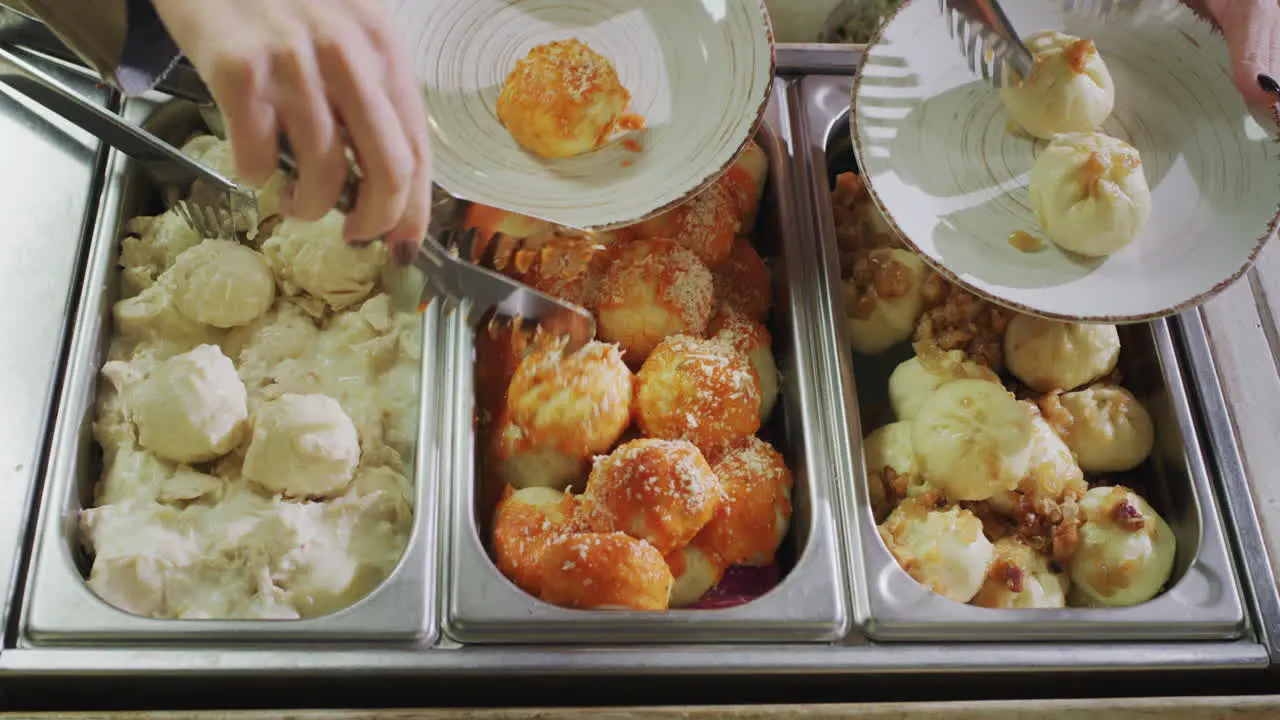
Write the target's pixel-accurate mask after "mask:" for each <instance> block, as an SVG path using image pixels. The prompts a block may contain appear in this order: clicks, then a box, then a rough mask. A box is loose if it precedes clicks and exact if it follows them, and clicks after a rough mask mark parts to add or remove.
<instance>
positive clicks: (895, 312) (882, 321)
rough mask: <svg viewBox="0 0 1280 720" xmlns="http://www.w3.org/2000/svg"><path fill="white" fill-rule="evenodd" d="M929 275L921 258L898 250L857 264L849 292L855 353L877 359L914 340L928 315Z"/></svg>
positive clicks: (874, 254) (872, 254) (884, 251)
mask: <svg viewBox="0 0 1280 720" xmlns="http://www.w3.org/2000/svg"><path fill="white" fill-rule="evenodd" d="M925 274H926V273H925V267H924V262H923V261H921V260H920V258H919V257H917V256H916V255H915V254H914V253H911V252H908V251H906V250H899V249H897V248H877V249H875V250H872V251H871V252H870V253H869V254H868V255H867V257H865V258H861V259H859V260H858V261H857V263H856V264H855V266H854V269H853V278H852V279H851V280H850V281H849V285H848V286H847V287H846V288H845V294H846V298H845V302H846V307H845V312H846V314H847V315H848V323H849V325H848V327H849V344H850V345H852V346H853V351H854V352H856V353H859V354H862V355H875V354H877V353H881V352H884V351H885V350H888V349H889V348H890V347H893V346H894V345H897V344H898V343H900V342H903V341H905V340H907V339H908V338H910V337H911V333H913V332H915V328H916V321H918V320H919V319H920V314H921V313H923V312H924V295H923V292H922V286H923V283H924V279H925ZM850 295H852V297H850Z"/></svg>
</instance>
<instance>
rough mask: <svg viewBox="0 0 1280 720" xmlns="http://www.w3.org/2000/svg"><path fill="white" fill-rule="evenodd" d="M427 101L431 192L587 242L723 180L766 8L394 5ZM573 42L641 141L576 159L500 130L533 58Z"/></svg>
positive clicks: (756, 64)
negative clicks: (526, 62) (506, 86)
mask: <svg viewBox="0 0 1280 720" xmlns="http://www.w3.org/2000/svg"><path fill="white" fill-rule="evenodd" d="M389 8H390V11H391V13H392V16H393V19H394V21H395V23H396V25H397V26H398V27H400V28H401V30H402V35H403V37H404V38H405V40H406V42H407V43H408V46H409V51H410V53H412V57H413V60H414V63H415V65H416V67H415V69H416V72H417V75H418V78H419V80H420V81H421V82H422V83H423V86H424V91H425V95H426V103H427V111H428V122H429V125H430V132H431V140H432V143H433V145H432V153H433V158H432V160H433V164H434V174H435V181H436V183H438V184H439V185H440V186H441V187H443V188H444V189H445V190H447V191H448V192H449V193H451V194H453V195H455V196H457V197H460V198H462V199H465V200H469V201H472V202H479V203H483V204H485V205H492V206H495V207H500V208H503V209H505V210H509V211H512V212H516V213H520V214H523V215H529V216H532V217H537V218H541V219H543V220H547V221H550V222H552V223H556V224H558V225H564V226H567V227H571V228H577V229H581V230H589V231H590V230H606V229H610V228H614V227H620V226H624V225H629V224H633V223H636V222H639V221H641V220H644V219H647V218H649V217H652V216H654V215H657V214H659V213H660V212H663V211H664V210H667V209H670V208H672V207H675V206H677V205H679V204H680V203H682V202H684V201H686V200H688V199H689V198H691V197H693V196H694V195H696V194H697V192H698V191H699V190H701V189H702V188H705V187H706V186H707V185H709V184H711V183H712V182H713V181H715V179H716V178H718V177H719V176H720V175H721V174H722V173H723V172H724V171H725V170H726V169H727V168H728V167H729V166H730V165H731V164H732V162H733V160H734V159H735V158H736V157H737V156H738V155H739V154H740V153H741V152H742V150H743V149H745V147H746V145H747V142H748V140H749V139H750V138H751V137H753V136H754V134H755V132H756V130H757V129H758V128H759V125H760V122H761V119H762V118H763V114H764V109H765V106H766V104H767V102H768V100H769V93H770V89H771V87H772V80H773V69H774V52H773V51H774V47H773V35H772V30H771V28H770V24H769V18H768V13H767V11H766V10H765V8H764V4H763V1H762V0H390V1H389ZM571 38H572V39H577V40H579V41H581V42H583V43H586V44H587V46H588V47H590V48H591V49H593V50H595V51H596V52H598V53H600V54H601V55H603V56H605V57H606V58H608V59H609V60H610V61H611V62H612V63H613V65H614V67H615V68H616V69H617V72H618V75H619V77H620V79H621V81H622V84H623V85H624V86H625V87H626V88H627V89H628V90H629V91H630V93H631V105H630V107H629V108H628V112H629V113H634V114H636V115H639V116H641V117H642V118H643V119H644V129H643V130H640V131H638V132H636V133H633V134H632V137H631V139H630V140H629V141H627V142H611V143H608V144H606V145H605V146H603V147H601V148H600V149H598V150H595V151H593V152H590V153H587V154H584V155H579V156H576V157H570V158H561V159H544V158H540V157H537V156H535V155H533V154H531V153H529V152H526V151H525V150H524V149H522V148H521V147H520V146H519V145H518V144H517V143H516V141H515V140H514V139H513V138H512V136H511V134H510V133H509V132H508V131H507V129H506V128H505V127H503V125H502V123H501V122H500V121H499V120H498V116H497V111H496V106H497V98H498V94H499V92H500V90H501V87H502V83H503V81H504V80H505V79H506V77H507V75H508V74H509V73H510V72H511V70H512V68H513V67H514V66H515V64H516V61H517V60H519V59H520V58H523V57H524V56H525V55H526V54H527V53H528V52H529V50H530V49H532V48H534V47H536V46H538V45H542V44H545V43H549V42H551V41H557V40H561V41H563V40H568V39H571Z"/></svg>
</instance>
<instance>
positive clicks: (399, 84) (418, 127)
mask: <svg viewBox="0 0 1280 720" xmlns="http://www.w3.org/2000/svg"><path fill="white" fill-rule="evenodd" d="M372 36H373V39H374V42H375V43H377V44H378V45H379V46H380V47H382V48H383V52H384V57H385V58H386V64H387V67H388V74H389V78H388V79H389V83H388V93H389V97H390V100H391V104H392V106H393V107H394V108H395V111H396V115H397V116H398V117H399V118H400V126H401V129H402V131H403V132H404V133H405V135H406V137H407V138H408V141H409V146H410V148H411V152H412V160H413V184H412V186H411V187H410V190H409V197H408V200H407V201H406V203H405V209H404V213H403V215H402V216H401V218H400V222H399V223H397V224H396V226H395V227H393V228H392V229H391V230H390V231H388V232H387V234H386V240H387V243H388V244H389V245H391V249H392V252H393V254H394V255H395V257H396V259H397V260H399V261H400V262H402V263H405V264H408V263H409V262H411V261H412V260H413V254H414V253H416V252H417V249H418V246H419V245H420V244H421V243H422V240H423V238H424V237H425V236H426V234H427V226H428V225H429V224H430V222H431V146H430V142H431V141H430V139H429V137H428V135H427V113H426V108H425V106H424V103H423V98H422V92H421V91H420V90H419V88H418V83H417V81H416V79H415V78H414V75H413V72H412V68H410V67H409V65H408V63H407V62H405V61H404V58H406V57H407V54H406V53H405V52H404V51H403V48H401V46H400V42H399V39H398V38H396V37H395V35H394V33H392V32H390V29H389V28H385V27H380V28H375V29H373V31H372Z"/></svg>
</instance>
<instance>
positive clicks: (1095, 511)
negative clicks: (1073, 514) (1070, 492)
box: [1070, 486, 1177, 607]
mask: <svg viewBox="0 0 1280 720" xmlns="http://www.w3.org/2000/svg"><path fill="white" fill-rule="evenodd" d="M1080 513H1081V515H1082V516H1083V517H1084V524H1083V525H1082V526H1081V527H1080V545H1079V547H1078V548H1077V549H1076V552H1075V554H1074V555H1072V557H1071V568H1070V569H1071V583H1072V587H1073V590H1074V592H1073V595H1075V596H1078V597H1079V599H1081V600H1083V601H1084V603H1085V604H1088V605H1092V606H1102V607H1126V606H1131V605H1139V604H1141V603H1144V602H1146V601H1148V600H1150V599H1151V598H1153V597H1155V596H1156V594H1157V593H1159V592H1160V588H1161V587H1163V586H1164V584H1165V583H1166V582H1168V580H1169V575H1170V574H1171V573H1172V572H1173V560H1174V555H1175V553H1176V551H1177V541H1176V540H1175V539H1174V537H1173V530H1172V529H1171V528H1170V527H1169V525H1168V523H1166V522H1165V521H1164V518H1162V517H1160V514H1159V513H1157V512H1156V511H1155V509H1154V508H1152V507H1151V505H1149V504H1148V503H1147V501H1146V500H1143V499H1142V498H1141V497H1139V496H1138V494H1137V493H1135V492H1133V491H1132V490H1130V489H1128V488H1125V487H1121V486H1116V487H1097V488H1094V489H1092V490H1090V491H1089V493H1088V494H1087V495H1085V497H1084V499H1083V500H1081V501H1080Z"/></svg>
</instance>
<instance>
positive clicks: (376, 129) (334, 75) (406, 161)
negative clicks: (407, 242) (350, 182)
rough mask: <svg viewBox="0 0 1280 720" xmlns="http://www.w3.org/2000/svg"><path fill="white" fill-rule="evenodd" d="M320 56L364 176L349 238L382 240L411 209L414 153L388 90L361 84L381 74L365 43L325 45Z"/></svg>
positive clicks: (349, 222)
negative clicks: (405, 211)
mask: <svg viewBox="0 0 1280 720" xmlns="http://www.w3.org/2000/svg"><path fill="white" fill-rule="evenodd" d="M318 57H319V60H320V67H321V70H322V72H323V73H324V76H325V78H326V79H327V80H328V82H329V86H330V94H331V97H332V99H333V103H334V106H335V107H336V108H337V110H338V113H339V115H340V116H341V117H342V120H343V122H344V123H345V124H346V128H347V133H348V135H349V137H350V141H351V146H352V149H353V150H354V151H355V154H356V161H357V162H358V163H359V165H360V171H361V174H362V180H361V183H360V193H359V197H358V198H357V199H356V207H355V208H354V209H353V210H352V211H351V213H350V214H349V215H348V216H347V222H346V228H345V233H346V237H347V238H348V239H350V240H363V239H368V238H373V237H377V236H380V235H382V234H384V233H386V232H387V231H388V230H391V229H392V228H394V227H395V226H396V225H397V224H398V223H399V221H400V218H401V217H402V216H403V214H404V210H405V206H406V205H407V204H408V200H409V193H410V192H411V187H412V184H413V183H412V181H413V167H414V166H413V148H412V147H411V146H410V144H409V140H408V139H407V138H406V137H405V132H404V129H403V128H402V127H401V123H400V118H399V117H398V116H397V114H396V109H395V106H394V105H393V104H392V102H391V100H390V98H389V97H388V96H387V94H386V91H385V85H384V84H383V83H373V82H367V81H363V80H362V78H364V77H366V76H367V75H368V74H369V73H371V72H378V71H380V70H381V69H382V68H380V67H378V65H379V57H378V55H377V54H376V53H375V52H374V50H373V48H372V47H370V45H369V44H368V42H367V39H365V38H363V37H362V38H361V42H359V43H343V44H340V45H328V46H324V47H322V48H321V49H320V51H319V52H318Z"/></svg>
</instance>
